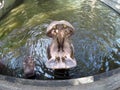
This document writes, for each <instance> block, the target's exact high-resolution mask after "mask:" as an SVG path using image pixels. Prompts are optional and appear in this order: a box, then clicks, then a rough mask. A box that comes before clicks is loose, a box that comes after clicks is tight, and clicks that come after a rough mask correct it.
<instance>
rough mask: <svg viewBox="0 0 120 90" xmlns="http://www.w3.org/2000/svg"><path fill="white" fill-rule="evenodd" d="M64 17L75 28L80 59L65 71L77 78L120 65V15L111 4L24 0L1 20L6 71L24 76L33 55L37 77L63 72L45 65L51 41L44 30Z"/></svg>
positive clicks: (0, 37) (1, 53) (0, 59)
mask: <svg viewBox="0 0 120 90" xmlns="http://www.w3.org/2000/svg"><path fill="white" fill-rule="evenodd" d="M63 19H64V20H67V21H69V22H70V23H72V25H73V26H74V27H75V29H76V31H75V34H74V35H73V37H72V38H71V39H72V41H73V44H74V47H75V58H76V60H77V63H78V65H77V67H76V68H73V69H70V70H69V71H68V72H67V73H66V75H68V74H69V77H70V78H77V77H82V76H87V75H94V74H98V73H101V72H105V71H109V70H111V69H114V68H117V67H119V66H120V30H119V29H120V16H119V15H117V14H116V13H115V12H114V11H112V10H111V9H110V8H108V7H106V6H104V5H103V4H101V3H100V2H98V1H97V0H74V2H73V0H32V1H31V0H25V1H24V3H23V4H21V5H20V6H18V7H16V8H15V9H13V10H12V11H11V12H10V13H9V14H8V16H7V17H5V18H4V19H2V20H1V21H0V62H2V64H4V65H5V66H6V67H7V68H6V72H4V73H3V74H7V75H12V76H16V77H23V76H24V75H23V64H22V63H23V60H24V59H25V57H27V56H32V57H33V58H34V61H35V66H36V67H35V68H34V70H35V74H36V79H54V78H56V76H54V74H56V75H59V76H61V73H58V72H56V71H55V72H53V70H51V69H47V68H46V67H45V65H44V63H45V62H46V60H47V55H46V48H47V46H48V45H49V43H50V42H51V39H49V38H48V37H46V35H45V32H46V28H47V26H48V24H49V23H50V22H51V21H53V20H63ZM0 69H3V68H1V67H0ZM60 72H61V71H60ZM62 72H63V71H62ZM1 73H2V72H1ZM58 78H59V77H58Z"/></svg>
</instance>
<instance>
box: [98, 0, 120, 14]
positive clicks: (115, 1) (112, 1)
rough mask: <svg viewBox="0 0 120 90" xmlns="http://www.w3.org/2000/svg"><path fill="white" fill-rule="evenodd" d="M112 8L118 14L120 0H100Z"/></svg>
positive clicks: (119, 12)
mask: <svg viewBox="0 0 120 90" xmlns="http://www.w3.org/2000/svg"><path fill="white" fill-rule="evenodd" d="M100 1H101V2H103V3H104V4H106V5H107V6H109V7H110V8H112V9H113V10H115V11H116V12H117V13H118V14H120V0H100Z"/></svg>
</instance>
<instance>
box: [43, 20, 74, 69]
mask: <svg viewBox="0 0 120 90" xmlns="http://www.w3.org/2000/svg"><path fill="white" fill-rule="evenodd" d="M73 33H74V27H73V26H72V25H71V24H70V23H69V22H67V21H64V20H61V21H53V22H52V23H51V24H50V25H49V26H48V28H47V33H46V34H47V36H49V37H51V38H52V39H53V40H52V43H51V44H50V45H49V46H48V49H47V54H48V61H47V62H46V64H45V65H46V67H47V68H51V69H69V68H72V67H75V66H76V60H75V58H74V47H73V45H72V43H71V42H70V36H71V35H73Z"/></svg>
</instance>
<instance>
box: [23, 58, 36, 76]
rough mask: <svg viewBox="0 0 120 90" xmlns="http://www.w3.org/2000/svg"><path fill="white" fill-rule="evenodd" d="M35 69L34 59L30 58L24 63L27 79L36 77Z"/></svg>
mask: <svg viewBox="0 0 120 90" xmlns="http://www.w3.org/2000/svg"><path fill="white" fill-rule="evenodd" d="M34 67H35V62H34V60H33V58H32V57H30V56H29V57H27V58H26V59H25V60H24V61H23V70H24V76H25V78H29V77H32V76H34V75H35V71H34Z"/></svg>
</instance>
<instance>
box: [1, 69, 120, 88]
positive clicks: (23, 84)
mask: <svg viewBox="0 0 120 90" xmlns="http://www.w3.org/2000/svg"><path fill="white" fill-rule="evenodd" d="M61 88H62V89H61ZM118 88H120V68H117V69H114V70H111V71H108V72H105V73H101V74H98V75H94V76H88V77H82V78H76V79H68V80H28V79H20V78H14V77H10V76H3V75H0V90H27V89H29V90H38V89H39V90H60V89H61V90H80V89H81V90H116V89H118Z"/></svg>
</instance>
